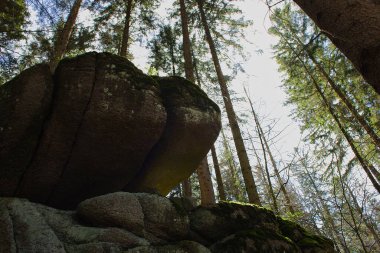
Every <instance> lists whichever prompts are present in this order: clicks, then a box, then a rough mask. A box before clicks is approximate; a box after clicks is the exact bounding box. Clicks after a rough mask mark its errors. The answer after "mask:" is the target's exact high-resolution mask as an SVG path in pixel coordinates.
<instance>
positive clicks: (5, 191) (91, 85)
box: [0, 52, 220, 209]
mask: <svg viewBox="0 0 380 253" xmlns="http://www.w3.org/2000/svg"><path fill="white" fill-rule="evenodd" d="M155 79H156V80H155ZM155 79H153V78H151V77H150V76H147V75H145V74H143V72H142V71H140V70H138V69H137V68H136V67H135V66H134V65H133V64H132V63H131V62H129V61H128V60H127V59H125V58H122V57H119V56H115V55H112V54H108V53H94V52H93V53H87V54H84V55H80V56H77V57H75V58H68V59H64V60H62V61H61V62H60V63H59V65H58V67H57V69H56V71H55V73H54V74H53V75H51V74H50V72H49V68H48V66H47V65H38V66H36V67H33V68H31V69H29V70H26V71H24V72H23V73H21V74H20V75H19V76H18V77H16V78H15V79H13V80H12V81H10V82H8V83H6V84H4V85H2V86H1V87H0V113H1V114H0V148H1V149H0V196H9V197H12V196H17V197H23V198H27V199H29V200H32V201H35V202H39V203H44V204H47V205H50V206H53V207H58V208H61V209H74V208H76V206H77V204H78V203H79V202H81V201H83V200H85V199H88V198H91V197H94V196H99V195H103V194H107V193H111V192H116V191H120V190H122V189H128V188H129V189H131V190H133V191H150V192H152V191H153V192H157V193H160V194H162V195H165V194H166V193H167V192H168V191H170V190H171V188H172V187H174V186H175V185H176V184H178V183H179V182H180V181H181V180H183V179H184V178H186V177H188V176H189V175H190V174H191V173H192V172H193V171H194V170H195V168H196V167H197V165H198V164H199V163H200V161H201V160H202V159H203V157H204V156H205V155H206V153H207V151H208V149H209V148H210V147H211V145H212V143H213V142H214V141H215V139H216V137H217V135H218V133H219V130H220V111H219V108H218V107H217V106H216V104H214V103H213V102H212V101H211V100H210V99H208V97H207V96H206V94H205V93H203V92H202V91H201V90H200V89H199V88H198V87H197V86H195V85H194V84H192V83H190V82H188V81H186V80H185V79H183V78H179V77H178V78H174V77H173V78H166V79H160V78H155ZM161 80H164V81H161ZM131 182H133V184H132V183H131ZM132 185H133V187H132ZM127 186H128V187H127Z"/></svg>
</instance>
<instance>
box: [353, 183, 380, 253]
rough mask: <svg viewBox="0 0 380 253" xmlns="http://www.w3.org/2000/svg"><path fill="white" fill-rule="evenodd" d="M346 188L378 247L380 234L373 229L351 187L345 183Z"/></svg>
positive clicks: (379, 246)
mask: <svg viewBox="0 0 380 253" xmlns="http://www.w3.org/2000/svg"><path fill="white" fill-rule="evenodd" d="M346 188H347V189H348V193H349V194H350V197H351V199H352V202H353V204H354V208H355V211H356V212H357V213H358V214H359V215H360V217H362V218H363V221H364V225H365V226H366V228H367V229H368V231H369V232H370V234H371V235H372V236H373V238H374V240H375V242H376V244H377V245H378V248H379V249H380V236H379V232H378V231H376V230H375V228H374V226H373V224H372V222H371V221H370V220H369V219H368V217H367V216H366V215H365V214H364V213H363V209H362V208H361V207H360V206H359V203H358V201H357V199H356V196H355V194H354V193H353V192H352V190H351V188H350V187H349V186H348V185H346Z"/></svg>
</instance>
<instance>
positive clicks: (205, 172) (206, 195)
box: [197, 158, 215, 206]
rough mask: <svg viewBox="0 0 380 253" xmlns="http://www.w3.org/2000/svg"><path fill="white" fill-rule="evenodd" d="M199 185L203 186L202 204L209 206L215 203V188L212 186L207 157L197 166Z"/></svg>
mask: <svg viewBox="0 0 380 253" xmlns="http://www.w3.org/2000/svg"><path fill="white" fill-rule="evenodd" d="M197 174H198V179H199V187H200V188H201V205H202V206H208V205H212V204H215V194H214V188H213V187H212V181H211V174H210V170H209V167H208V163H207V159H206V158H204V159H203V160H202V163H201V164H200V165H199V166H198V168H197Z"/></svg>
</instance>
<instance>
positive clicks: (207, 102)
mask: <svg viewBox="0 0 380 253" xmlns="http://www.w3.org/2000/svg"><path fill="white" fill-rule="evenodd" d="M153 79H154V80H155V81H156V82H157V83H158V84H159V87H160V89H161V93H162V95H163V96H165V97H178V99H179V100H181V103H184V102H185V101H186V100H183V97H188V98H189V103H191V105H194V104H196V105H197V106H198V107H199V108H200V109H202V110H205V111H206V110H209V108H210V107H211V108H213V109H214V110H215V111H217V112H218V113H220V109H219V106H218V105H217V104H216V103H214V102H213V101H212V100H211V99H209V98H208V96H207V94H206V93H205V92H204V91H203V90H202V89H201V88H199V87H198V86H197V85H195V84H194V83H192V82H190V81H188V80H186V79H185V78H182V77H179V76H170V77H158V76H153ZM175 100H176V99H170V100H168V101H172V102H173V101H175ZM166 106H171V104H167V105H166ZM173 106H175V105H173Z"/></svg>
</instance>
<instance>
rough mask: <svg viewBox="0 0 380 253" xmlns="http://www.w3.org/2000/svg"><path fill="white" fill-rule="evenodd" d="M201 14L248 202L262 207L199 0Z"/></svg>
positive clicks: (201, 1) (200, 0) (199, 0)
mask: <svg viewBox="0 0 380 253" xmlns="http://www.w3.org/2000/svg"><path fill="white" fill-rule="evenodd" d="M197 3H198V8H199V12H200V14H201V22H202V25H203V28H204V30H205V34H206V40H207V43H208V45H209V48H210V52H211V56H212V60H213V63H214V67H215V71H216V74H217V77H218V82H219V85H220V89H221V92H222V96H223V101H224V106H225V108H226V112H227V117H228V121H229V123H230V127H231V131H232V135H233V137H234V142H235V146H236V151H237V155H238V157H239V161H240V166H241V171H242V174H243V178H244V183H245V188H246V190H247V194H248V200H249V202H251V203H255V204H258V205H261V203H260V198H259V194H258V192H257V187H256V183H255V180H254V179H253V175H252V171H251V165H250V164H249V159H248V155H247V151H246V149H245V146H244V142H243V138H242V135H241V132H240V128H239V125H238V122H237V120H236V114H235V111H234V108H233V106H232V102H231V98H230V94H229V92H228V88H227V83H226V80H225V78H224V75H223V72H222V68H221V66H220V62H219V58H218V55H217V52H216V48H215V44H214V41H213V38H212V36H211V32H210V29H209V27H208V23H207V19H206V15H205V12H204V10H203V0H197Z"/></svg>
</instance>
